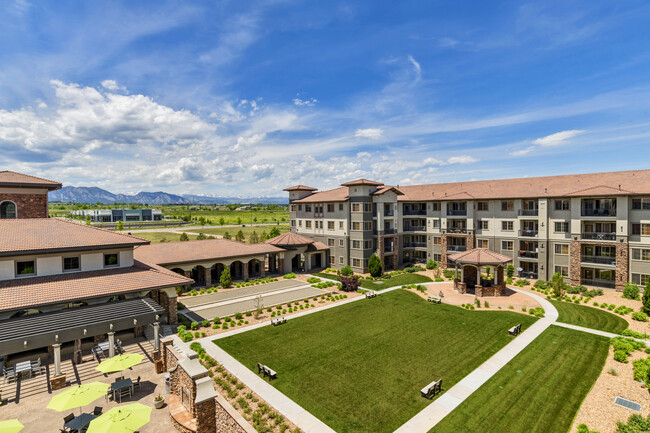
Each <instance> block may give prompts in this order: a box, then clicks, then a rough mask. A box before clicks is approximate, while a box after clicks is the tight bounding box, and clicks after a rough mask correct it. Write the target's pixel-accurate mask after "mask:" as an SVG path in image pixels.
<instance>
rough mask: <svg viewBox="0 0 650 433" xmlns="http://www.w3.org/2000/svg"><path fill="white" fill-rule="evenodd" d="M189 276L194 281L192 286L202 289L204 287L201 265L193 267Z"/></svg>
mask: <svg viewBox="0 0 650 433" xmlns="http://www.w3.org/2000/svg"><path fill="white" fill-rule="evenodd" d="M190 275H191V276H192V279H193V280H194V285H195V286H199V287H203V286H205V268H204V267H203V266H201V265H199V266H195V267H193V268H192V270H191V271H190Z"/></svg>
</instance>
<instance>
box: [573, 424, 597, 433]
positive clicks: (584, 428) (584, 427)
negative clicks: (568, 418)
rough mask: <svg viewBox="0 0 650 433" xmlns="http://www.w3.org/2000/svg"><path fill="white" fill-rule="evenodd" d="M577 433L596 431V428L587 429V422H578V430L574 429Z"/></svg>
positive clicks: (592, 432)
mask: <svg viewBox="0 0 650 433" xmlns="http://www.w3.org/2000/svg"><path fill="white" fill-rule="evenodd" d="M576 431H577V433H598V432H597V431H596V430H589V427H587V424H580V425H579V426H578V430H576Z"/></svg>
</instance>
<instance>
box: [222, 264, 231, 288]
mask: <svg viewBox="0 0 650 433" xmlns="http://www.w3.org/2000/svg"><path fill="white" fill-rule="evenodd" d="M219 283H220V284H221V287H223V288H224V289H226V288H228V287H230V285H231V284H232V278H230V268H229V267H228V266H226V267H225V268H224V269H223V272H222V273H221V278H220V279H219Z"/></svg>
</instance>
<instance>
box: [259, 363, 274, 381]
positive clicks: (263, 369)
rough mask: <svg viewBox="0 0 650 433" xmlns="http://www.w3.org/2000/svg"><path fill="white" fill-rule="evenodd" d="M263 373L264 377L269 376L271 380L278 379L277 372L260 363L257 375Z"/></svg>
mask: <svg viewBox="0 0 650 433" xmlns="http://www.w3.org/2000/svg"><path fill="white" fill-rule="evenodd" d="M260 373H262V376H268V377H269V380H271V379H275V378H277V377H278V374H277V373H276V372H275V370H272V369H271V368H270V367H268V366H266V365H263V364H260V363H259V362H258V363H257V374H260Z"/></svg>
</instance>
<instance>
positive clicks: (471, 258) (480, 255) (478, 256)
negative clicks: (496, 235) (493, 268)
mask: <svg viewBox="0 0 650 433" xmlns="http://www.w3.org/2000/svg"><path fill="white" fill-rule="evenodd" d="M447 258H448V259H451V260H453V261H455V262H458V263H472V264H475V265H501V264H505V263H509V262H511V261H512V257H508V256H504V255H503V254H499V253H495V252H494V251H490V250H488V249H485V248H474V249H472V250H467V251H463V252H462V253H456V254H451V255H449V256H447Z"/></svg>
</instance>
